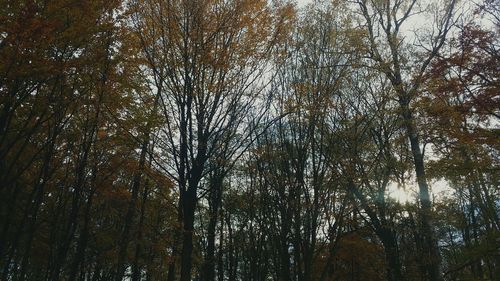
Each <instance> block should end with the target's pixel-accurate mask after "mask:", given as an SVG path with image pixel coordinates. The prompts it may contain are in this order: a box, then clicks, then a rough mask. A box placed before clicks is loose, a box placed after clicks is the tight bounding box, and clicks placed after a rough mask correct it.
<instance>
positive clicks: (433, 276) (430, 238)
mask: <svg viewBox="0 0 500 281" xmlns="http://www.w3.org/2000/svg"><path fill="white" fill-rule="evenodd" d="M399 104H400V108H401V114H402V117H403V122H404V126H405V129H406V133H407V136H408V139H409V141H410V147H411V152H412V155H413V164H414V168H415V174H416V178H417V184H418V189H419V199H420V228H421V232H422V236H423V239H424V251H425V252H426V253H425V254H426V260H427V261H428V264H427V265H426V268H427V274H428V278H429V280H431V281H441V280H443V277H442V274H441V255H440V253H439V247H438V243H437V240H436V237H435V234H434V229H433V223H432V221H433V220H432V203H431V198H430V194H429V186H428V184H427V178H426V175H425V166H424V157H423V154H422V150H421V149H420V141H419V137H418V132H417V129H416V124H415V120H414V117H413V115H412V112H411V109H410V99H409V97H408V94H407V93H402V94H401V93H400V97H399Z"/></svg>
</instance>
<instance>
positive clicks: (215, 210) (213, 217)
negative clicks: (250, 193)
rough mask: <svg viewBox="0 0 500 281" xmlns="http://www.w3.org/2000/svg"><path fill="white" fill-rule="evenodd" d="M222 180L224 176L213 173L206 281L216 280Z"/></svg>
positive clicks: (206, 256) (205, 270)
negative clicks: (218, 220) (216, 246)
mask: <svg viewBox="0 0 500 281" xmlns="http://www.w3.org/2000/svg"><path fill="white" fill-rule="evenodd" d="M222 182H223V178H222V176H219V175H213V177H212V179H211V182H210V194H209V204H210V206H209V209H210V213H209V215H210V219H209V222H208V229H207V251H206V255H205V263H204V264H203V276H202V278H203V280H204V281H215V235H216V226H217V218H218V215H219V207H220V204H221V200H222Z"/></svg>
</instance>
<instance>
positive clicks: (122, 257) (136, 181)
mask: <svg viewBox="0 0 500 281" xmlns="http://www.w3.org/2000/svg"><path fill="white" fill-rule="evenodd" d="M148 145H149V136H148V135H147V136H146V137H145V140H144V141H143V143H142V145H141V154H140V156H139V165H138V167H137V171H136V172H135V173H134V178H133V179H132V196H131V198H130V202H129V205H128V209H127V213H126V214H125V218H124V223H125V224H124V226H123V231H122V237H121V239H120V250H119V254H118V264H117V269H116V275H115V281H121V280H122V279H123V275H124V274H125V268H126V267H125V262H126V259H127V249H128V244H129V236H130V229H131V227H132V222H133V220H134V215H135V209H136V205H137V199H138V197H139V189H140V187H141V179H142V173H143V171H144V166H145V163H146V153H147V150H148Z"/></svg>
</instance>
